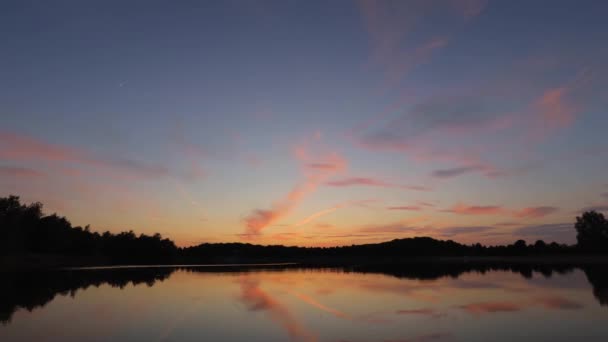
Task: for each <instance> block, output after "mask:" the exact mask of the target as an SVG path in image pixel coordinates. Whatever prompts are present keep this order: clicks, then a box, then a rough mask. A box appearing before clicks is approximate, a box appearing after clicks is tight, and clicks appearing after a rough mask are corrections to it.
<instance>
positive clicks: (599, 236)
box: [0, 196, 608, 267]
mask: <svg viewBox="0 0 608 342" xmlns="http://www.w3.org/2000/svg"><path fill="white" fill-rule="evenodd" d="M575 228H576V230H577V232H578V234H577V238H578V241H579V243H578V245H573V246H568V245H563V244H557V243H555V242H552V243H549V244H548V243H545V242H544V241H541V240H539V241H536V243H534V244H532V245H528V244H526V242H525V241H523V240H518V241H516V242H515V243H513V244H511V245H504V246H483V245H481V244H474V245H464V244H460V243H457V242H454V241H452V240H447V241H444V240H436V239H433V238H430V237H416V238H407V239H396V240H392V241H387V242H382V243H376V244H363V245H352V246H342V247H327V248H321V247H288V246H280V245H275V246H261V245H253V244H247V243H214V244H209V243H204V244H200V245H198V246H193V247H186V248H178V247H176V246H175V243H173V241H171V240H169V239H166V238H163V237H162V236H161V235H160V234H154V235H152V236H149V235H145V234H141V235H139V236H137V235H136V234H135V233H134V232H133V231H128V232H121V233H117V234H114V233H110V232H104V233H101V234H100V233H98V232H93V231H91V230H90V228H89V226H86V227H84V228H82V227H73V226H72V224H71V223H70V222H69V221H68V220H67V219H66V218H65V217H61V216H59V215H57V214H52V215H44V213H43V212H42V204H41V203H32V204H29V205H26V204H22V203H21V202H20V200H19V197H17V196H9V197H4V198H0V257H3V259H4V260H5V261H4V264H11V262H12V263H13V266H15V265H23V266H32V264H33V265H39V266H46V267H49V266H65V265H112V264H176V263H179V264H201V263H254V262H258V263H259V262H300V263H309V264H313V263H314V264H317V265H328V264H335V265H348V264H352V263H362V262H367V261H369V260H374V262H375V263H376V264H377V263H394V262H403V261H407V260H410V261H411V260H414V261H417V262H419V261H420V260H419V259H420V258H425V257H426V258H429V257H473V258H474V257H497V256H501V257H513V256H525V257H538V256H557V255H560V256H572V255H577V254H589V253H593V254H600V253H607V252H608V238H605V237H606V236H608V221H607V220H606V219H605V218H604V216H603V215H602V214H600V213H596V212H587V213H584V214H583V215H582V216H581V217H577V223H576V226H575ZM6 260H9V261H6ZM0 267H2V264H1V263H0Z"/></svg>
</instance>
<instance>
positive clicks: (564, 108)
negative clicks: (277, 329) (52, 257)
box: [0, 0, 608, 246]
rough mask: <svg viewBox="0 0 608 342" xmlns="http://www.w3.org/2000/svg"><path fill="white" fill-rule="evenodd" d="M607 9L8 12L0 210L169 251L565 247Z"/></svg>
mask: <svg viewBox="0 0 608 342" xmlns="http://www.w3.org/2000/svg"><path fill="white" fill-rule="evenodd" d="M607 13H608V2H607V1H588V0H583V1H571V0H569V1H554V0H551V1H487V2H486V1H482V0H446V1H391V2H384V1H383V2H380V1H373V2H354V1H171V2H169V1H143V0H142V1H76V0H74V1H2V3H1V4H0V42H1V45H0V196H7V195H9V194H16V195H20V196H21V198H22V200H24V201H25V202H32V201H41V202H43V203H44V205H45V212H47V213H52V212H58V213H59V214H61V215H65V216H66V217H67V218H68V219H70V221H71V222H72V223H73V224H75V225H83V226H84V225H86V224H90V225H91V228H92V229H93V230H97V231H105V230H110V231H113V232H118V231H122V230H131V229H132V230H134V231H135V232H136V233H138V234H139V233H154V232H160V233H161V234H162V235H163V236H166V237H169V238H171V239H173V240H174V241H176V243H177V244H178V245H180V246H188V245H193V244H198V243H201V242H232V241H241V242H251V243H259V244H287V245H305V246H328V245H344V244H359V243H369V242H380V241H385V240H390V239H394V238H403V237H412V236H432V237H435V238H440V239H453V240H455V241H459V242H463V243H472V242H478V241H479V242H482V243H484V244H498V243H500V244H502V243H512V242H513V241H515V240H517V239H520V238H523V239H525V240H527V241H528V242H534V241H535V240H537V239H544V240H546V241H554V240H555V241H558V242H567V243H572V242H574V241H575V233H574V228H573V222H574V220H575V217H576V215H578V214H580V212H581V211H582V210H589V209H595V210H599V211H604V212H606V211H608V177H607V171H608V136H607V135H606V131H607V129H608V112H607V111H606V108H608V43H607V42H608V21H607V20H606V14H607Z"/></svg>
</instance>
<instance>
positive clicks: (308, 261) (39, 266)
mask: <svg viewBox="0 0 608 342" xmlns="http://www.w3.org/2000/svg"><path fill="white" fill-rule="evenodd" d="M177 261H178V262H169V263H158V262H154V263H128V264H120V263H110V262H108V260H106V259H104V258H69V257H65V256H56V255H53V256H50V255H27V256H8V257H7V256H4V257H0V272H6V271H48V270H104V269H105V270H107V269H135V268H186V267H196V268H223V267H226V268H238V267H244V268H264V267H267V268H268V267H272V268H290V267H296V268H297V267H311V268H314V267H319V268H323V267H353V266H362V265H363V266H373V265H377V266H394V267H399V266H403V267H407V266H412V265H429V266H430V267H432V265H433V264H435V265H442V266H449V265H454V266H456V265H460V266H462V265H472V266H473V265H549V266H550V265H558V266H573V267H576V266H580V265H583V266H584V265H598V264H600V265H601V264H606V265H608V256H607V255H551V256H537V255H535V256H458V257H454V256H448V257H446V256H434V257H433V256H420V257H395V258H391V257H377V258H369V257H335V258H302V259H299V260H297V259H291V260H271V259H248V260H244V259H234V258H229V259H225V260H219V259H218V260H213V261H210V262H205V263H200V262H192V263H189V262H183V260H182V261H181V262H180V261H179V260H177Z"/></svg>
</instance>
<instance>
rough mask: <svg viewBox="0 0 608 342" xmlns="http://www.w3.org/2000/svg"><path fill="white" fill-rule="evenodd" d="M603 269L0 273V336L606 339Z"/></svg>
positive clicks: (62, 338) (5, 338) (90, 338)
mask: <svg viewBox="0 0 608 342" xmlns="http://www.w3.org/2000/svg"><path fill="white" fill-rule="evenodd" d="M604 269H605V268H604V267H602V266H593V267H591V268H573V269H557V270H552V269H541V270H538V269H536V270H535V271H534V272H532V271H531V270H529V269H519V270H516V272H515V271H513V270H491V271H486V270H484V272H480V270H451V271H450V270H448V269H446V268H442V269H441V270H431V271H429V270H425V271H420V270H407V269H405V270H404V269H398V270H396V271H390V270H386V269H384V268H380V269H374V270H371V269H368V270H365V272H350V271H348V272H347V271H345V270H342V269H298V268H293V267H290V268H286V269H283V268H279V269H276V268H275V269H242V268H221V269H217V268H216V269H210V268H205V267H199V268H162V267H159V268H137V269H96V270H71V271H54V272H46V273H35V274H32V273H20V274H3V279H2V284H1V285H0V286H1V289H2V295H1V297H0V298H1V301H0V320H1V321H2V324H1V325H0V340H1V341H85V340H86V341H135V340H141V341H201V340H204V341H336V342H338V341H400V342H403V341H410V342H411V341H419V342H421V341H513V340H519V341H572V340H585V341H606V340H608V324H607V323H608V306H606V305H607V304H608V301H607V300H606V299H607V297H608V290H607V288H608V284H607V282H606V275H605V273H606V272H604ZM358 271H362V270H358Z"/></svg>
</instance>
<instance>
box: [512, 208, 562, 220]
mask: <svg viewBox="0 0 608 342" xmlns="http://www.w3.org/2000/svg"><path fill="white" fill-rule="evenodd" d="M557 211H559V208H556V207H549V206H542V207H529V208H523V209H521V210H518V211H516V212H515V213H514V215H515V216H516V217H522V218H539V217H545V216H547V215H550V214H553V213H555V212H557Z"/></svg>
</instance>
